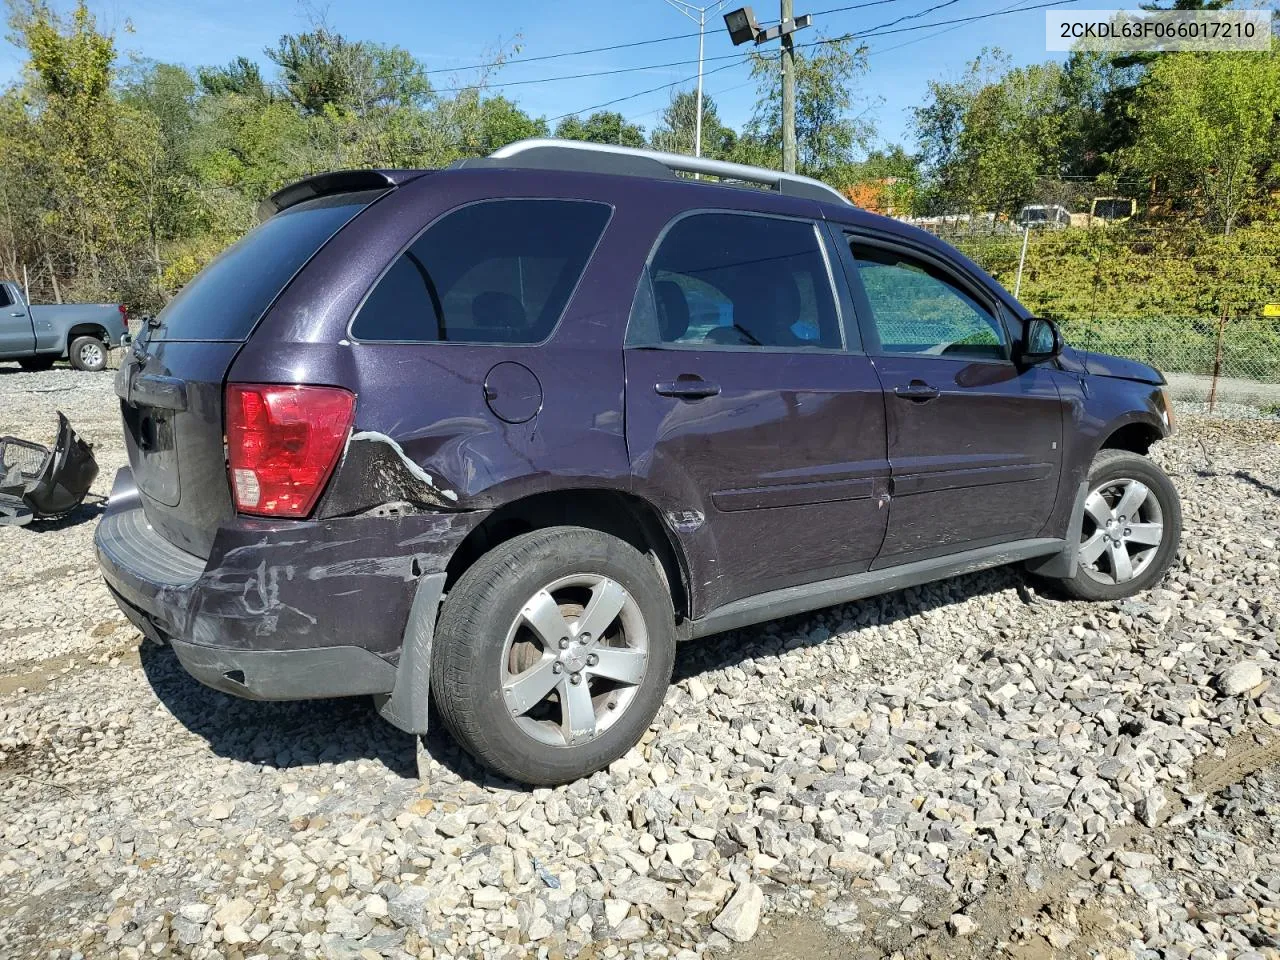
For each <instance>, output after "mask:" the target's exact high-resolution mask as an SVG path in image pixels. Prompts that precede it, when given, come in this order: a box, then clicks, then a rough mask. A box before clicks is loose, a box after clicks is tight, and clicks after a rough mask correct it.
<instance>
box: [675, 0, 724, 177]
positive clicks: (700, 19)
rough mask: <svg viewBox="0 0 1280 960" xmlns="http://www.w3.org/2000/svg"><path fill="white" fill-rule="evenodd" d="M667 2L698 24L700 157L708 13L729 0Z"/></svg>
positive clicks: (696, 135)
mask: <svg viewBox="0 0 1280 960" xmlns="http://www.w3.org/2000/svg"><path fill="white" fill-rule="evenodd" d="M666 2H667V4H668V5H670V6H672V7H675V9H676V10H677V11H679V12H680V13H682V14H684V15H685V16H686V17H688V18H689V19H690V20H692V21H693V22H694V23H696V24H697V25H698V108H697V109H698V118H697V120H696V121H694V126H693V155H694V156H695V157H700V156H702V43H703V38H704V37H705V35H706V32H707V14H708V13H716V12H718V11H720V10H723V9H724V5H725V4H726V3H728V2H729V0H716V2H715V3H709V4H707V5H706V6H705V7H699V6H695V5H694V4H692V3H688V2H686V0H666Z"/></svg>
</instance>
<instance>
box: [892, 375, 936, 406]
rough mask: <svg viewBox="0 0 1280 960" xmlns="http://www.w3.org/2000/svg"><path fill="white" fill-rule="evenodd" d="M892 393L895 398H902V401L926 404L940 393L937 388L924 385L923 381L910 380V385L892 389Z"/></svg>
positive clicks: (927, 384)
mask: <svg viewBox="0 0 1280 960" xmlns="http://www.w3.org/2000/svg"><path fill="white" fill-rule="evenodd" d="M893 392H894V395H895V396H899V397H902V399H904V400H912V401H914V402H916V403H926V402H928V401H929V400H933V399H935V398H936V397H937V396H938V393H939V392H940V391H939V390H938V388H937V387H935V386H933V385H932V384H929V383H925V382H924V381H923V380H912V381H911V382H910V383H907V384H902V385H901V386H897V387H894V388H893Z"/></svg>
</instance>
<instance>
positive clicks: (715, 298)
mask: <svg viewBox="0 0 1280 960" xmlns="http://www.w3.org/2000/svg"><path fill="white" fill-rule="evenodd" d="M647 280H648V282H649V283H650V284H651V287H650V291H649V296H641V297H637V301H636V308H635V309H634V310H633V315H632V320H631V326H630V328H629V330H628V341H629V342H630V343H631V344H632V345H651V344H657V343H672V344H682V345H684V344H696V345H697V346H699V347H707V348H714V347H717V346H722V347H759V348H778V347H783V348H795V347H826V348H829V349H834V350H838V349H840V348H841V346H842V341H841V336H840V322H839V319H838V317H837V314H836V309H835V301H834V298H833V296H832V291H831V280H830V278H829V276H828V273H827V264H826V259H825V258H824V257H823V255H822V249H821V245H820V242H819V240H818V236H817V233H816V230H815V228H814V225H813V224H812V223H806V222H802V221H798V220H784V219H780V218H776V217H764V216H757V215H754V214H735V213H699V214H693V215H691V216H687V217H685V218H683V219H681V220H679V221H677V222H676V223H675V225H674V226H672V227H671V229H670V230H668V231H667V234H666V236H665V237H663V239H662V243H661V244H660V245H659V247H658V250H657V252H656V253H655V254H654V257H653V262H652V263H651V264H650V266H649V275H648V278H647ZM643 282H644V281H642V283H643ZM646 301H647V302H646ZM650 304H651V307H650Z"/></svg>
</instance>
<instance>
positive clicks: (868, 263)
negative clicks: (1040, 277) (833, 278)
mask: <svg viewBox="0 0 1280 960" xmlns="http://www.w3.org/2000/svg"><path fill="white" fill-rule="evenodd" d="M853 252H854V256H855V257H856V259H857V262H858V276H859V277H861V279H862V287H863V290H865V291H866V295H867V300H868V301H869V302H870V304H871V313H872V320H873V321H874V325H875V332H876V334H877V335H878V337H879V341H880V349H881V350H883V351H884V352H885V353H918V354H925V355H930V356H942V357H952V356H958V357H961V358H972V357H981V358H988V359H999V360H1003V359H1005V357H1007V356H1008V350H1007V344H1006V339H1005V334H1004V328H1003V327H1002V326H1001V324H1000V321H999V320H998V319H996V317H994V316H992V314H991V313H990V312H989V311H988V310H987V309H986V307H984V306H982V305H981V304H980V303H978V302H977V301H976V300H974V299H973V298H972V297H971V296H969V294H967V293H966V292H965V291H964V290H963V289H961V288H960V287H959V286H957V285H955V284H954V283H953V282H951V280H949V279H948V278H947V277H946V276H945V274H943V273H941V272H940V271H937V270H935V269H934V268H932V267H930V266H926V265H925V264H922V263H919V262H917V261H914V260H911V259H908V258H906V257H903V256H900V255H898V254H896V253H890V252H888V251H884V250H878V249H870V248H863V249H859V248H858V247H857V246H854V248H853Z"/></svg>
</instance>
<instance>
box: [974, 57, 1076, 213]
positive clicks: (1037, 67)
mask: <svg viewBox="0 0 1280 960" xmlns="http://www.w3.org/2000/svg"><path fill="white" fill-rule="evenodd" d="M1061 72H1062V71H1061V68H1060V67H1059V66H1058V65H1057V64H1056V63H1046V64H1033V65H1031V66H1029V67H1019V68H1017V69H1015V70H1010V71H1009V72H1008V73H1006V74H1005V75H1004V76H1003V77H1002V78H1001V79H1000V81H999V82H998V83H993V84H989V85H988V86H986V87H984V88H983V89H982V90H981V91H979V93H978V95H977V97H975V98H974V101H973V104H972V106H971V107H970V108H969V113H968V116H967V117H966V119H965V128H964V132H963V133H962V134H961V137H960V155H961V157H962V162H963V163H965V164H966V165H967V166H968V167H969V169H970V171H971V179H970V198H971V200H972V202H973V203H974V204H976V205H977V206H978V207H980V208H983V209H993V210H1005V211H1008V212H1010V213H1012V212H1014V211H1016V210H1017V209H1018V208H1019V207H1021V206H1022V205H1023V204H1024V203H1027V202H1029V201H1031V200H1034V199H1036V196H1035V186H1036V181H1037V180H1038V179H1040V178H1041V177H1046V176H1048V177H1056V175H1057V174H1058V172H1059V171H1058V170H1057V166H1058V159H1059V156H1060V146H1061V143H1062V136H1063V127H1062V115H1063V110H1064V104H1063V102H1062V83H1061V79H1062V78H1061Z"/></svg>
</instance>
